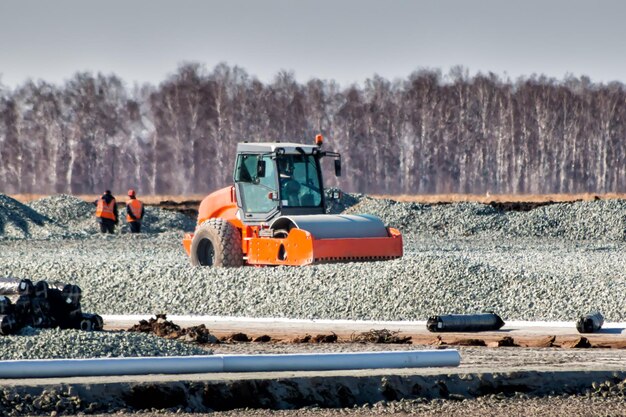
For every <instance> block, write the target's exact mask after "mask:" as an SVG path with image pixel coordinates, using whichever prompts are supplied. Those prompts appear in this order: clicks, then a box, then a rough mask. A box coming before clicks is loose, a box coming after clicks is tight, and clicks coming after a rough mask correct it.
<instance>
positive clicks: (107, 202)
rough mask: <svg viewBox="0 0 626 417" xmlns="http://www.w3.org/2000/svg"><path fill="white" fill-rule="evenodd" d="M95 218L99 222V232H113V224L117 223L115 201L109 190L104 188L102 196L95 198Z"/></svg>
mask: <svg viewBox="0 0 626 417" xmlns="http://www.w3.org/2000/svg"><path fill="white" fill-rule="evenodd" d="M96 218H97V219H98V223H100V232H102V233H113V232H114V231H115V225H116V224H118V222H119V220H118V218H117V202H116V201H115V197H113V195H111V191H109V190H106V191H105V192H104V194H102V197H100V198H99V199H98V200H96Z"/></svg>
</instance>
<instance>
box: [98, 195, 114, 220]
mask: <svg viewBox="0 0 626 417" xmlns="http://www.w3.org/2000/svg"><path fill="white" fill-rule="evenodd" d="M96 217H102V218H103V219H110V220H115V199H114V198H113V199H112V200H111V202H110V203H109V204H107V203H106V202H105V201H104V199H103V198H100V200H98V206H97V207H96Z"/></svg>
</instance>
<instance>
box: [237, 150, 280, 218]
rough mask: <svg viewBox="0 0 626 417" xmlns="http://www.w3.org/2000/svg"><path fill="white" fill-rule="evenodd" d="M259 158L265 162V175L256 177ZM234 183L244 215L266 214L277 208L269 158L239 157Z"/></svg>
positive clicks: (274, 184) (272, 165)
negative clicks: (272, 196)
mask: <svg viewBox="0 0 626 417" xmlns="http://www.w3.org/2000/svg"><path fill="white" fill-rule="evenodd" d="M259 158H262V160H263V161H265V175H264V176H263V177H259V176H258V175H257V166H258V161H259ZM235 182H236V183H237V186H238V187H239V193H240V197H241V199H242V202H241V203H242V208H243V210H244V212H245V213H268V212H270V211H272V210H274V209H276V207H277V206H278V201H277V199H276V198H274V199H272V198H270V194H271V193H272V194H273V195H274V196H276V195H277V190H276V174H275V168H274V161H273V160H272V159H271V158H270V157H269V156H261V155H239V156H238V158H237V165H236V168H235Z"/></svg>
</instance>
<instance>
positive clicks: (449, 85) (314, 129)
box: [0, 63, 626, 194]
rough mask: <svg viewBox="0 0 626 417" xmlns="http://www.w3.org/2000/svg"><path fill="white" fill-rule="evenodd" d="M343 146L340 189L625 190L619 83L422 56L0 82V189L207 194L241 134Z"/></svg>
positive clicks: (225, 173)
mask: <svg viewBox="0 0 626 417" xmlns="http://www.w3.org/2000/svg"><path fill="white" fill-rule="evenodd" d="M318 133H321V134H323V135H324V136H325V138H326V143H325V146H326V147H328V148H329V149H333V150H336V151H339V152H341V153H342V156H343V166H344V176H342V177H341V178H338V179H337V178H335V177H334V175H332V173H331V172H332V169H331V165H330V164H328V166H325V181H326V184H327V185H338V186H340V187H341V188H342V189H344V190H346V191H353V192H364V193H387V194H401V193H404V194H423V193H428V194H430V193H486V192H490V193H579V192H593V193H605V192H626V181H625V175H626V91H625V89H624V85H623V84H621V83H617V82H614V83H609V84H597V83H592V82H591V81H590V80H589V79H588V78H587V77H579V78H576V77H567V78H565V79H563V80H555V79H552V78H547V77H544V76H531V77H527V78H520V79H518V80H515V81H511V80H504V79H502V78H501V77H499V76H497V75H494V74H491V73H490V74H477V75H474V76H470V75H468V72H467V70H465V69H463V68H461V67H457V68H454V69H453V70H451V71H450V72H449V73H448V74H445V75H444V74H442V72H441V71H439V70H430V69H422V70H419V71H416V72H415V73H413V74H411V75H410V76H408V77H407V78H406V79H400V80H394V81H389V80H387V79H384V78H381V77H379V76H374V77H372V78H371V79H368V80H366V81H365V82H364V83H363V85H362V86H360V85H352V86H348V87H347V88H341V87H340V86H339V85H338V84H337V83H336V82H334V81H332V80H331V81H327V80H319V79H312V80H310V81H309V82H307V83H306V84H301V83H298V82H297V81H296V80H295V78H294V76H293V74H292V73H289V72H284V71H283V72H279V73H278V74H277V75H276V77H275V79H274V80H273V81H272V82H271V83H262V82H260V81H259V80H258V79H256V78H254V77H251V76H250V75H249V74H248V73H246V71H245V70H243V69H241V68H238V67H231V66H228V65H226V64H220V65H218V66H216V67H215V68H213V69H211V70H208V69H207V68H205V67H204V66H203V65H201V64H197V63H188V64H184V65H182V66H180V67H179V68H178V70H177V72H176V73H174V74H172V75H171V76H169V77H168V78H167V79H166V80H164V81H163V82H162V83H161V84H159V85H158V86H153V85H150V84H144V85H134V86H132V87H129V86H126V85H125V84H124V82H123V81H122V80H121V79H120V78H119V77H117V76H115V75H103V74H95V75H94V74H92V73H77V74H75V75H74V76H73V77H72V78H71V79H69V80H68V81H66V82H65V83H64V84H63V85H53V84H48V83H46V82H43V81H38V82H33V81H28V82H25V83H24V84H23V85H21V86H18V87H16V88H13V89H9V88H7V87H3V86H2V85H1V84H0V157H1V164H0V192H3V193H43V194H50V193H73V194H87V193H88V194H94V193H101V192H102V191H103V190H104V189H111V190H114V191H118V192H120V191H123V190H126V189H127V188H130V187H132V188H136V189H137V190H138V192H139V193H141V194H192V193H201V194H204V193H208V192H210V191H212V190H215V189H217V188H220V187H223V186H225V185H227V184H230V183H231V182H232V169H233V168H232V167H233V162H234V155H235V148H236V144H237V142H240V141H244V140H247V141H253V142H260V141H282V142H286V141H297V142H301V141H303V142H313V140H314V137H315V135H316V134H318Z"/></svg>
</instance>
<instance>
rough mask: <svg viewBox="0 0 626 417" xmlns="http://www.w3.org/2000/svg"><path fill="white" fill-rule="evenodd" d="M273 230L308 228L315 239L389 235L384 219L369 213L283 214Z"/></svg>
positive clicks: (274, 222)
mask: <svg viewBox="0 0 626 417" xmlns="http://www.w3.org/2000/svg"><path fill="white" fill-rule="evenodd" d="M270 228H272V229H273V230H287V231H289V230H291V229H293V228H297V229H302V230H306V231H307V232H309V233H311V235H313V237H314V238H315V239H341V238H368V237H388V236H389V233H388V232H387V228H386V227H385V225H384V224H383V222H382V220H381V219H379V218H378V217H376V216H371V215H369V214H360V215H354V214H338V215H330V214H313V215H306V216H282V217H279V218H277V219H276V220H274V221H273V222H272V224H271V225H270Z"/></svg>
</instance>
